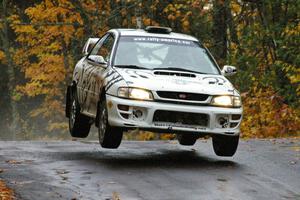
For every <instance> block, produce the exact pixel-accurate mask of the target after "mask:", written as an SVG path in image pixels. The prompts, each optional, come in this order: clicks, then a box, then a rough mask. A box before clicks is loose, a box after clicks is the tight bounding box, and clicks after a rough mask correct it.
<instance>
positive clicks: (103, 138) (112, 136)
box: [98, 99, 123, 149]
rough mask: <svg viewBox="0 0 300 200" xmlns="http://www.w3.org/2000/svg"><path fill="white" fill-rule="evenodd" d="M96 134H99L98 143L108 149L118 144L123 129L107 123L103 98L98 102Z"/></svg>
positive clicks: (116, 146)
mask: <svg viewBox="0 0 300 200" xmlns="http://www.w3.org/2000/svg"><path fill="white" fill-rule="evenodd" d="M98 112H99V113H98V116H99V117H98V120H99V127H98V135H99V143H100V145H101V146H102V147H103V148H108V149H116V148H118V147H119V146H120V144H121V141H122V137H123V130H122V129H121V128H118V127H112V126H110V125H109V123H108V114H107V106H106V100H105V99H103V100H102V101H101V103H100V104H99V108H98Z"/></svg>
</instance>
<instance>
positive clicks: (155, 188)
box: [0, 139, 300, 200]
mask: <svg viewBox="0 0 300 200" xmlns="http://www.w3.org/2000/svg"><path fill="white" fill-rule="evenodd" d="M0 169H2V170H4V171H3V172H1V173H0V178H1V179H4V180H5V182H6V183H7V184H8V186H9V187H11V188H12V189H14V191H15V193H16V197H17V199H28V200H35V199H43V200H47V199H51V200H52V199H64V200H65V199H70V200H71V199H73V200H75V199H76V200H77V199H78V200H79V199H83V200H87V199H97V200H98V199H99V200H111V199H112V200H117V199H119V200H177V199H178V200H183V199H184V200H199V199H205V200H206V199H208V200H210V199H211V200H217V199H221V200H223V199H242V200H247V199H255V200H256V199H259V200H264V199H267V200H269V199H272V200H276V199H293V200H294V199H300V139H279V140H248V141H241V143H240V146H239V148H238V152H237V154H236V155H235V156H234V157H233V158H222V157H217V156H215V155H214V153H213V150H212V146H211V140H199V141H197V143H196V145H194V146H192V147H183V146H180V145H178V144H177V142H176V141H150V142H137V141H123V143H122V144H121V146H120V148H119V149H117V150H106V149H101V148H100V146H99V144H98V143H97V142H96V141H84V140H82V141H53V142H42V141H34V142H32V141H25V142H6V141H0Z"/></svg>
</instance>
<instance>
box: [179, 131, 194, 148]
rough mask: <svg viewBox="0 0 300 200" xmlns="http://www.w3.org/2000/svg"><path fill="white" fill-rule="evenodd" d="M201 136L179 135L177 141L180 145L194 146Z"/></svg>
mask: <svg viewBox="0 0 300 200" xmlns="http://www.w3.org/2000/svg"><path fill="white" fill-rule="evenodd" d="M198 138H199V136H197V135H189V134H179V135H177V140H178V142H179V144H181V145H185V146H192V145H194V144H195V143H196V141H197V139H198Z"/></svg>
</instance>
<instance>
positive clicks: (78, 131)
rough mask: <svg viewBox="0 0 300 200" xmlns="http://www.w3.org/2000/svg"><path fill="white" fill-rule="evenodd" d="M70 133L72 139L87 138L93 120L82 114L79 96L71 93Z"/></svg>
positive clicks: (73, 92)
mask: <svg viewBox="0 0 300 200" xmlns="http://www.w3.org/2000/svg"><path fill="white" fill-rule="evenodd" d="M69 106H70V108H69V131H70V134H71V136H72V137H77V138H86V137H87V136H88V135H89V132H90V129H91V122H90V121H91V119H90V118H89V117H87V116H85V115H83V114H81V113H80V106H79V103H78V100H77V94H76V92H75V91H74V90H73V91H72V92H70V104H69Z"/></svg>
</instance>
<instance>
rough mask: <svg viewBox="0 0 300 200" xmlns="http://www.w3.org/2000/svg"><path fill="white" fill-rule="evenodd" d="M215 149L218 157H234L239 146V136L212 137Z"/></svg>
mask: <svg viewBox="0 0 300 200" xmlns="http://www.w3.org/2000/svg"><path fill="white" fill-rule="evenodd" d="M212 142H213V148H214V151H215V153H216V155H218V156H233V155H234V154H235V152H236V150H237V147H238V144H239V136H227V135H216V136H213V137H212Z"/></svg>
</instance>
